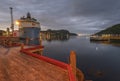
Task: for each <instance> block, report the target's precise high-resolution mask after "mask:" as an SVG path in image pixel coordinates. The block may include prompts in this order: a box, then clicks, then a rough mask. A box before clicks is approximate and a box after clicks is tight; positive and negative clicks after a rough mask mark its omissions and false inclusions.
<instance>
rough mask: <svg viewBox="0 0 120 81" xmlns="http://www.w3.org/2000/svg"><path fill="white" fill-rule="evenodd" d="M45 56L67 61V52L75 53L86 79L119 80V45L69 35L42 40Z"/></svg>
mask: <svg viewBox="0 0 120 81" xmlns="http://www.w3.org/2000/svg"><path fill="white" fill-rule="evenodd" d="M43 45H44V46H45V48H44V51H43V54H44V55H45V56H48V57H51V58H54V59H57V60H60V61H63V62H67V63H69V61H68V60H69V54H70V51H71V50H74V51H75V52H76V54H77V67H78V68H79V69H81V70H82V71H83V73H84V74H85V78H86V79H87V80H93V81H120V47H119V45H117V44H115V45H113V44H101V43H93V42H90V41H89V37H79V36H75V37H70V38H69V39H65V40H48V41H47V40H43Z"/></svg>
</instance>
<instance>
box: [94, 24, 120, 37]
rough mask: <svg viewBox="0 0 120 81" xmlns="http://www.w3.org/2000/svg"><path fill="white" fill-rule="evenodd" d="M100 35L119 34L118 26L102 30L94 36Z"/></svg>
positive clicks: (119, 27)
mask: <svg viewBox="0 0 120 81" xmlns="http://www.w3.org/2000/svg"><path fill="white" fill-rule="evenodd" d="M101 34H120V24H117V25H114V26H112V27H109V28H107V29H105V30H102V31H100V32H98V33H96V34H95V35H101Z"/></svg>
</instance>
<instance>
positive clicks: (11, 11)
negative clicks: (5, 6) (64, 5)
mask: <svg viewBox="0 0 120 81" xmlns="http://www.w3.org/2000/svg"><path fill="white" fill-rule="evenodd" d="M10 14H11V27H10V28H11V30H12V36H13V32H14V23H13V8H12V7H10Z"/></svg>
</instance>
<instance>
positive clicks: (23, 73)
mask: <svg viewBox="0 0 120 81" xmlns="http://www.w3.org/2000/svg"><path fill="white" fill-rule="evenodd" d="M19 50H20V47H13V48H4V47H0V81H69V76H68V72H67V70H65V69H62V68H60V67H58V66H55V65H53V64H50V63H47V62H45V61H42V60H39V59H37V58H34V57H31V56H28V55H26V54H21V53H20V52H19Z"/></svg>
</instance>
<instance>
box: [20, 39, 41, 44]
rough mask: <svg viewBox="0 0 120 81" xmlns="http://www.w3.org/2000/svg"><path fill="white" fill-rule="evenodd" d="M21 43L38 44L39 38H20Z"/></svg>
mask: <svg viewBox="0 0 120 81" xmlns="http://www.w3.org/2000/svg"><path fill="white" fill-rule="evenodd" d="M21 42H22V43H24V44H26V45H40V40H39V39H34V40H21Z"/></svg>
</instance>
